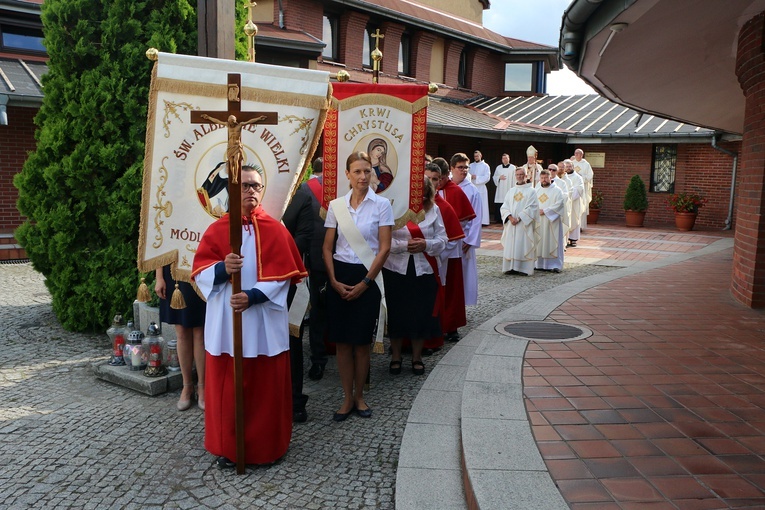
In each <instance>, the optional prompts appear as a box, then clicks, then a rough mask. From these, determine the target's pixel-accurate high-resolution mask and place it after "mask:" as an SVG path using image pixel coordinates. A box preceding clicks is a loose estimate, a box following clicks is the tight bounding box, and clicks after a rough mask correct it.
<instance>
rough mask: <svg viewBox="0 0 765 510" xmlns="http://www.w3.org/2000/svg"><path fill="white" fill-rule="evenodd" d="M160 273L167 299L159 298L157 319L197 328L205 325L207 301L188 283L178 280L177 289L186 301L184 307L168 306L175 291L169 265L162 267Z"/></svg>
mask: <svg viewBox="0 0 765 510" xmlns="http://www.w3.org/2000/svg"><path fill="white" fill-rule="evenodd" d="M162 275H163V276H164V277H165V286H166V290H165V295H166V296H167V299H160V300H159V320H161V321H162V322H166V323H167V324H177V325H179V326H183V327H185V328H199V327H202V326H204V325H205V310H206V309H207V303H205V302H204V300H203V299H202V298H201V297H199V295H198V294H197V293H196V291H195V290H194V287H192V286H191V284H190V283H186V282H178V289H179V290H180V291H181V294H183V300H184V301H186V308H183V309H181V310H175V309H173V308H170V300H171V299H172V297H173V292H175V283H176V282H175V280H173V275H172V274H170V266H164V267H163V268H162Z"/></svg>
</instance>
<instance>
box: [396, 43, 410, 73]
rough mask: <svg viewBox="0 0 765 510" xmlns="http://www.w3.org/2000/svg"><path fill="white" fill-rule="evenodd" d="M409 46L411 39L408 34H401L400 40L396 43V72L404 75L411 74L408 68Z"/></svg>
mask: <svg viewBox="0 0 765 510" xmlns="http://www.w3.org/2000/svg"><path fill="white" fill-rule="evenodd" d="M410 47H411V39H410V38H409V34H402V35H401V42H400V43H399V45H398V74H403V75H404V76H411V71H410V69H409V51H410Z"/></svg>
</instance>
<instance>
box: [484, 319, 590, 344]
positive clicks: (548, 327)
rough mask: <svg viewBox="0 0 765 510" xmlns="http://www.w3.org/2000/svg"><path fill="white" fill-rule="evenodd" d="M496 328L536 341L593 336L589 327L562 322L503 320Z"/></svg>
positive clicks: (506, 333)
mask: <svg viewBox="0 0 765 510" xmlns="http://www.w3.org/2000/svg"><path fill="white" fill-rule="evenodd" d="M495 329H496V330H497V332H498V333H502V334H503V335H507V336H510V337H514V338H520V339H523V340H532V341H534V342H571V341H573V340H582V339H583V338H588V337H590V336H592V331H591V330H590V329H588V328H585V327H583V326H572V325H570V324H561V323H560V322H546V321H519V322H503V323H502V324H497V327H496V328H495Z"/></svg>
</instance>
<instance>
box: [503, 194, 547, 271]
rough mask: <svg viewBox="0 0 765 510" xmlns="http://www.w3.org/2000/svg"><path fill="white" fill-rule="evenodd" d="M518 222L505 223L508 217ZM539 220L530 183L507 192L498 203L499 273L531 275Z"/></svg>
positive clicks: (537, 207) (534, 260) (535, 195)
mask: <svg viewBox="0 0 765 510" xmlns="http://www.w3.org/2000/svg"><path fill="white" fill-rule="evenodd" d="M510 215H512V216H513V218H516V219H520V220H521V221H520V222H519V223H518V224H517V225H513V224H512V223H510V221H507V222H505V220H506V219H507V217H508V216H510ZM538 217H539V202H538V200H537V192H536V190H535V189H534V188H533V187H532V186H531V184H530V183H529V184H523V185H520V186H519V185H518V184H516V186H515V187H514V188H512V189H511V190H510V192H508V194H507V196H505V201H504V203H503V204H502V221H503V222H505V223H504V225H505V226H504V229H503V230H502V247H503V250H502V271H503V272H507V271H511V270H512V271H519V272H521V273H525V274H528V275H531V274H533V273H534V263H535V262H536V260H537V255H536V244H535V234H534V227H535V225H536V221H537V218H538Z"/></svg>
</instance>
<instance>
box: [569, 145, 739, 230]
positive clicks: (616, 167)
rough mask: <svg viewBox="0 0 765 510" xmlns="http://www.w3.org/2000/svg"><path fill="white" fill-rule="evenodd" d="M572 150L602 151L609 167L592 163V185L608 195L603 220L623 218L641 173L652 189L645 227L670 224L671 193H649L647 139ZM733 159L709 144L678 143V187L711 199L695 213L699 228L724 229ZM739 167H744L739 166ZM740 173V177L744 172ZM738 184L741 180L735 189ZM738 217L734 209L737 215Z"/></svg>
mask: <svg viewBox="0 0 765 510" xmlns="http://www.w3.org/2000/svg"><path fill="white" fill-rule="evenodd" d="M721 146H722V147H724V148H725V149H727V150H730V151H734V152H735V151H738V150H740V143H735V144H722V145H721ZM570 148H571V150H570V152H572V153H573V151H574V149H576V148H580V149H582V150H583V151H584V153H585V156H584V157H585V159H587V153H588V152H604V153H605V154H606V162H605V168H593V171H594V173H595V179H594V184H593V188H594V189H598V190H601V191H602V192H603V194H604V203H603V209H602V211H601V213H600V218H601V220H603V221H606V222H609V221H612V222H622V221H623V220H624V210H623V208H622V202H623V200H624V193H625V191H626V190H627V185H628V184H629V181H630V179H631V178H632V176H633V175H635V174H637V175H639V176H640V178H641V179H643V181H644V182H645V185H646V189H649V191H648V211H647V213H646V216H645V224H646V226H672V225H674V223H675V219H674V212H673V211H672V210H670V209H669V207H668V206H667V203H666V199H667V196H668V195H669V194H668V193H651V192H650V182H651V158H652V155H653V145H652V144H649V143H646V144H607V145H606V144H603V145H589V146H588V145H577V146H576V147H574V146H571V147H570ZM732 169H733V158H731V157H730V156H728V155H726V154H723V153H721V152H719V151H717V150H715V149H713V148H712V147H711V146H710V145H708V144H679V145H678V147H677V165H676V167H675V192H681V191H688V192H700V193H701V194H702V195H704V196H705V197H706V198H707V199H708V200H709V201H708V202H707V204H706V206H704V207H703V208H701V210H700V211H699V215H698V217H697V218H696V227H695V229H711V230H721V229H722V228H723V227H724V226H725V219H726V218H727V217H728V205H729V201H730V200H729V199H730V184H731V173H732ZM739 172H740V168H739ZM740 175H741V174H740V173H739V177H740ZM739 185H740V184H737V189H738V186H739ZM733 221H734V225H735V221H736V217H735V209H734V217H733Z"/></svg>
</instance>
